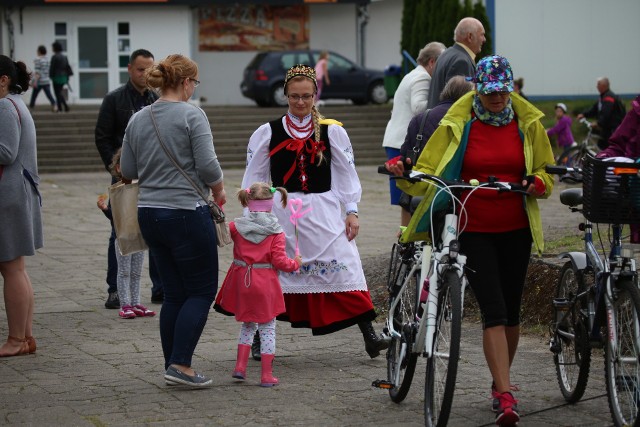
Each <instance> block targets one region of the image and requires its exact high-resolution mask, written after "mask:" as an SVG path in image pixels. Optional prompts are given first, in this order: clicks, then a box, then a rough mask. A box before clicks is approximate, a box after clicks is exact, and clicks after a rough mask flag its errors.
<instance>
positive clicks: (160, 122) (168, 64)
mask: <svg viewBox="0 0 640 427" xmlns="http://www.w3.org/2000/svg"><path fill="white" fill-rule="evenodd" d="M199 83H200V82H199V81H198V65H197V64H196V63H195V62H193V61H192V60H191V59H189V58H187V57H185V56H182V55H169V56H168V57H167V58H165V59H164V60H163V61H161V62H160V63H159V64H157V65H154V66H153V67H151V68H150V69H149V71H147V85H148V86H149V87H151V88H154V89H157V90H158V91H159V93H161V94H162V96H161V97H160V98H159V99H158V100H157V101H156V102H155V103H154V104H152V105H150V106H148V107H145V108H144V109H142V110H140V111H139V112H138V113H136V114H135V115H134V116H133V117H132V118H131V120H130V121H129V124H128V126H127V130H126V132H125V136H124V141H123V145H122V157H121V160H120V166H121V169H122V175H123V177H125V178H128V179H138V180H139V185H140V195H139V198H138V221H139V223H140V230H141V231H142V235H143V237H144V239H145V241H146V242H147V244H148V245H149V256H150V257H151V258H153V259H154V260H155V262H156V265H158V269H159V273H160V278H161V280H162V283H163V285H164V302H163V304H162V311H161V312H160V338H161V340H162V351H163V353H164V359H165V369H166V370H167V371H166V373H165V375H164V378H165V380H166V382H167V384H168V385H175V384H184V385H188V386H191V387H206V386H209V385H211V382H212V381H211V379H210V378H207V377H205V376H203V375H201V374H198V373H196V372H195V371H194V370H193V369H192V368H191V359H192V357H193V352H194V350H195V347H196V345H197V344H198V340H199V339H200V335H201V333H202V330H203V329H204V325H205V323H206V322H207V316H208V314H209V309H210V307H211V304H212V303H213V300H214V298H215V295H216V291H217V288H218V249H217V246H216V232H215V227H214V224H213V221H212V219H211V216H210V213H209V207H208V206H207V202H206V200H203V199H202V197H201V196H200V195H199V193H200V192H201V193H204V194H209V191H211V192H212V193H213V199H214V200H215V202H216V203H218V204H219V205H222V204H224V203H225V202H226V195H225V191H224V184H223V181H222V170H221V169H220V164H219V163H218V159H217V156H216V153H215V151H214V148H213V138H212V135H211V127H210V125H209V120H208V119H207V116H206V115H205V113H204V111H202V110H201V109H200V108H198V107H195V106H193V105H191V104H189V103H188V102H187V101H188V100H189V98H191V96H192V95H193V92H194V91H195V87H196V86H197V85H198V84H199ZM154 122H155V123H156V124H157V132H158V133H159V134H160V136H161V137H162V141H163V142H164V145H165V146H166V148H167V150H168V151H169V153H170V154H171V155H172V156H173V158H174V159H175V160H176V162H177V163H178V165H180V167H181V168H182V169H183V170H184V171H185V173H186V174H187V175H188V176H189V177H190V178H191V180H192V181H193V182H194V183H195V184H196V185H197V186H198V187H199V189H200V192H198V191H196V189H194V188H193V186H192V185H191V183H190V182H189V181H188V180H187V179H186V178H185V177H184V176H183V175H182V174H181V173H180V171H179V170H178V169H177V168H176V167H175V166H174V164H173V163H172V162H171V160H170V159H169V157H168V155H167V153H165V151H164V150H163V148H162V145H161V143H160V140H159V139H158V137H157V135H156V127H155V126H154Z"/></svg>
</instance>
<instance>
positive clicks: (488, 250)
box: [460, 228, 532, 329]
mask: <svg viewBox="0 0 640 427" xmlns="http://www.w3.org/2000/svg"><path fill="white" fill-rule="evenodd" d="M531 243H532V238H531V231H530V230H529V228H523V229H520V230H515V231H509V232H506V233H474V232H465V233H462V235H461V236H460V246H461V249H460V251H461V252H462V253H463V254H465V255H466V256H467V267H468V268H467V269H466V274H467V277H468V279H469V285H470V286H471V289H472V290H473V293H474V295H475V297H476V300H477V301H478V305H479V306H480V313H481V314H482V327H483V329H486V328H491V327H493V326H501V325H505V326H517V325H519V324H520V306H521V303H522V291H523V289H524V282H525V279H526V277H527V268H528V266H529V257H530V256H531Z"/></svg>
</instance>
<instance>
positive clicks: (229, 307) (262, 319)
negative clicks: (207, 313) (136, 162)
mask: <svg viewBox="0 0 640 427" xmlns="http://www.w3.org/2000/svg"><path fill="white" fill-rule="evenodd" d="M276 191H278V192H280V194H281V199H282V207H286V206H287V190H285V189H284V188H282V187H278V188H273V187H271V186H269V185H268V184H266V183H264V182H257V183H255V184H253V185H251V187H250V188H247V189H246V190H240V191H239V192H238V200H239V201H240V203H241V204H242V206H243V207H245V208H249V214H248V216H246V217H243V218H236V219H235V220H234V221H232V222H230V223H229V230H230V231H231V238H232V239H233V263H232V264H231V267H229V271H228V272H227V276H226V277H225V279H224V282H223V283H222V287H221V288H220V292H218V296H217V297H216V302H215V305H214V308H215V309H216V311H218V312H220V313H223V314H226V315H235V318H236V320H238V321H239V322H242V327H241V328H240V337H239V339H238V354H237V360H236V367H235V369H234V370H233V374H232V377H233V378H237V379H239V380H244V379H245V378H246V370H247V361H248V360H249V354H250V353H251V343H252V342H253V336H254V335H255V333H256V329H258V331H259V333H260V343H261V344H260V353H261V356H262V359H261V363H262V375H261V380H260V385H261V386H262V387H273V386H275V385H277V384H278V379H277V378H275V377H274V376H273V373H272V364H273V358H274V356H275V350H276V316H277V315H279V314H281V313H284V312H285V305H284V297H283V296H282V289H281V288H280V281H279V280H278V270H280V271H286V272H292V271H295V270H297V269H298V268H300V265H301V264H302V258H301V257H300V255H296V257H295V259H291V258H289V257H288V256H287V254H286V251H285V245H286V243H285V235H284V232H283V231H282V227H281V226H280V224H278V220H277V218H276V216H275V215H274V214H272V213H271V208H272V207H273V195H274V193H275V192H276Z"/></svg>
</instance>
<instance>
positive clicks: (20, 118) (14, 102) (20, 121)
mask: <svg viewBox="0 0 640 427" xmlns="http://www.w3.org/2000/svg"><path fill="white" fill-rule="evenodd" d="M7 99H8V100H9V101H11V103H12V104H13V106H14V107H15V108H16V113H18V123H20V126H22V116H20V110H19V109H18V105H17V104H16V101H14V100H13V99H11V98H9V97H7Z"/></svg>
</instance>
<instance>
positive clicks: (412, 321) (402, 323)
mask: <svg viewBox="0 0 640 427" xmlns="http://www.w3.org/2000/svg"><path fill="white" fill-rule="evenodd" d="M407 251H410V252H409V253H407ZM393 258H395V261H393ZM414 262H415V260H414V258H413V251H411V248H410V247H408V246H406V245H396V246H394V250H393V251H392V262H391V266H390V268H392V269H394V270H393V271H389V276H388V277H389V278H390V279H391V280H392V282H390V283H389V285H390V287H389V289H390V295H389V296H390V301H391V302H393V301H394V300H395V299H398V298H399V300H398V304H397V305H396V307H395V309H394V311H393V328H394V329H395V330H396V331H398V332H399V333H400V335H401V336H400V337H399V338H398V337H392V339H391V344H390V345H389V349H388V350H387V377H388V380H389V382H390V383H392V384H394V386H393V387H392V388H390V389H389V397H390V398H391V400H392V401H393V402H396V403H400V402H402V401H403V400H404V399H405V397H407V393H408V392H409V388H410V387H411V381H412V380H413V374H414V372H415V369H416V363H417V360H418V355H417V354H415V353H412V352H411V349H412V347H413V343H414V341H415V336H416V331H417V322H418V320H417V319H418V318H417V316H418V314H417V313H418V304H419V302H420V300H419V298H420V283H419V281H420V280H419V272H415V273H414V274H413V275H412V276H409V273H410V272H411V269H412V268H413V263H414ZM406 280H408V283H407V284H406V286H404V288H403V287H402V285H403V283H404V282H405V281H406Z"/></svg>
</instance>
